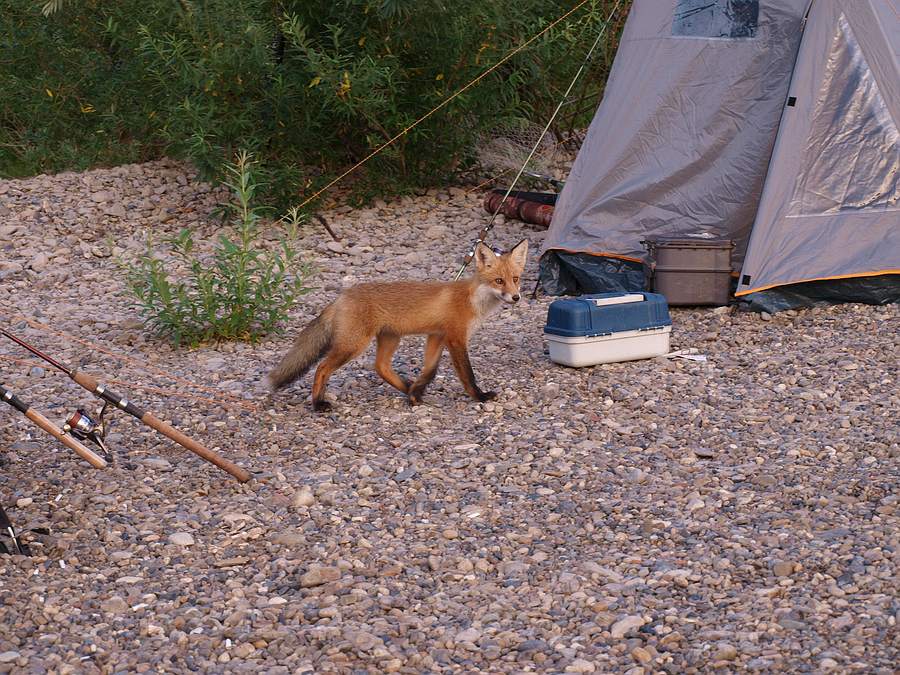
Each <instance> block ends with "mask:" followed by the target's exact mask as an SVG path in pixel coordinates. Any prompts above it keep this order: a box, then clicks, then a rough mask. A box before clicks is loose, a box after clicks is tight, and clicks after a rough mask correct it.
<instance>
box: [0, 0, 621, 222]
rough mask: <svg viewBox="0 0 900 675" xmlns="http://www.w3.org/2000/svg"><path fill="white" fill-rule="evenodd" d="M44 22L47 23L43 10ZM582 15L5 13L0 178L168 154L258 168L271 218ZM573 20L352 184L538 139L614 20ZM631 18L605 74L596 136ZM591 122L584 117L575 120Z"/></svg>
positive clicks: (16, 2) (431, 178)
mask: <svg viewBox="0 0 900 675" xmlns="http://www.w3.org/2000/svg"><path fill="white" fill-rule="evenodd" d="M44 4H48V5H53V6H51V7H48V8H47V9H48V11H49V12H50V13H49V16H44V15H43V14H42V13H41V9H42V7H43V6H44ZM573 4H574V3H573V2H572V0H520V2H518V3H515V4H514V5H510V3H508V2H503V1H501V0H477V1H476V0H456V2H453V3H449V4H448V3H446V2H444V0H281V1H279V0H206V1H204V2H199V1H197V0H179V1H175V0H172V1H158V2H135V1H134V0H122V1H121V2H99V0H69V1H67V2H61V1H60V0H53V2H50V3H44V2H21V0H0V10H2V11H3V16H4V21H3V26H2V27H0V91H3V92H4V94H3V102H2V104H0V134H2V137H0V173H2V174H3V175H6V176H11V175H22V174H27V173H36V172H39V171H43V172H47V171H55V170H60V169H69V168H76V169H80V168H84V167H87V166H94V165H98V164H113V163H118V162H124V161H135V160H142V159H147V158H151V157H158V156H160V155H162V154H167V155H169V156H172V157H176V158H184V159H189V160H191V161H192V162H194V163H195V164H196V165H197V166H198V168H199V169H200V170H201V172H202V173H203V175H204V177H206V178H212V179H215V178H221V177H222V176H223V175H224V171H223V167H224V166H225V164H226V163H227V161H229V159H230V158H231V157H233V156H234V153H235V152H237V151H238V150H239V149H242V148H246V149H249V150H250V151H252V152H253V153H254V155H255V156H256V157H257V159H258V161H259V167H258V170H260V171H261V172H263V175H264V176H265V179H266V191H265V194H261V195H260V197H261V198H262V199H263V200H264V201H265V202H266V203H268V204H273V205H276V206H278V207H279V208H284V207H286V206H288V205H290V204H296V203H298V202H299V201H300V200H301V198H302V197H303V196H306V195H309V194H311V193H312V192H313V191H314V190H315V189H316V188H317V187H320V186H322V185H323V184H325V183H326V182H327V181H328V180H330V179H331V178H332V177H333V176H335V175H336V174H338V173H339V172H341V171H342V170H343V169H345V168H346V167H348V166H350V165H352V164H354V163H355V162H357V161H359V160H360V159H362V158H363V157H365V156H366V155H368V154H369V153H370V152H371V151H372V150H373V149H374V148H376V147H378V146H379V145H381V144H382V143H384V142H385V141H387V140H388V139H389V138H391V137H393V136H394V135H395V134H397V133H398V132H400V131H402V130H403V129H405V128H407V127H408V126H409V125H411V124H412V123H413V122H414V121H415V120H417V119H418V118H419V117H421V116H422V115H424V114H425V113H427V112H428V111H430V110H432V109H433V108H435V107H436V106H437V105H439V104H440V103H441V102H443V101H444V100H445V99H446V98H447V97H448V96H449V95H450V94H452V93H453V92H455V91H457V90H458V89H460V88H461V87H462V86H463V85H465V84H467V83H468V82H470V81H471V80H472V79H474V78H475V77H476V76H478V75H479V74H481V73H482V72H484V71H485V70H486V69H487V68H488V67H489V66H491V65H493V64H495V63H497V62H498V61H499V60H500V59H501V58H502V57H503V56H504V55H505V54H507V53H508V52H509V51H510V50H511V49H513V48H514V47H515V46H517V45H520V44H522V43H523V42H524V41H525V40H527V39H528V38H530V37H531V36H533V35H535V34H537V33H538V32H539V31H540V30H541V29H542V28H544V27H545V26H546V25H547V24H548V23H549V22H550V21H552V20H553V19H555V18H557V17H558V16H560V15H562V14H563V13H564V12H565V11H567V10H568V9H570V8H571V7H572V6H573ZM614 4H615V3H614V0H590V2H588V3H587V4H586V5H585V6H584V7H583V8H581V9H580V10H579V11H578V12H576V13H575V14H574V15H573V16H572V17H571V18H570V19H569V20H568V21H566V22H565V23H563V24H561V25H560V26H558V27H557V28H554V29H553V30H552V31H550V32H549V33H547V34H546V35H545V36H544V37H542V38H541V39H539V40H537V41H535V42H534V43H533V44H532V45H530V46H529V47H528V48H527V49H525V50H523V51H522V52H520V53H519V54H517V55H516V56H515V57H514V58H512V59H510V60H509V61H508V62H506V63H505V64H504V65H503V66H502V67H501V68H498V69H497V70H496V71H495V72H493V73H491V74H490V75H489V76H487V77H485V78H484V80H483V81H481V82H480V83H479V84H478V85H476V86H475V87H473V88H472V89H470V90H468V91H467V92H465V93H464V94H463V95H461V96H459V97H458V98H456V99H454V100H453V102H452V103H450V104H449V105H447V106H446V107H445V108H443V109H441V110H440V111H439V112H438V113H436V114H435V115H433V116H432V117H430V118H429V119H428V120H426V121H425V122H424V123H423V124H421V125H419V126H417V127H415V128H414V129H412V130H411V131H409V133H407V134H405V135H404V136H403V137H402V138H401V139H400V140H399V141H398V142H397V143H396V144H394V145H392V146H391V147H390V148H389V149H387V150H386V151H385V152H383V153H381V154H380V155H378V157H377V158H375V159H374V160H373V161H371V162H369V163H367V164H366V166H365V168H364V170H362V171H360V172H358V173H357V174H354V180H353V181H352V183H353V184H354V185H356V187H357V189H358V192H359V194H361V195H366V194H372V193H373V192H376V191H377V192H381V193H392V192H402V191H406V190H409V189H411V188H413V187H422V186H428V185H432V184H436V183H439V182H442V181H446V180H449V179H451V178H452V177H453V176H455V175H458V173H459V172H460V171H461V170H464V169H466V168H467V167H468V166H469V165H470V164H471V163H472V159H473V146H474V143H475V141H476V139H477V138H478V137H479V135H480V134H481V133H483V132H484V131H485V130H486V129H489V128H491V127H493V126H496V125H503V124H506V123H509V122H514V121H515V120H519V119H530V120H532V121H537V122H539V123H544V122H545V121H546V120H547V119H548V118H549V115H550V113H551V111H552V110H553V108H554V107H555V105H556V103H557V100H558V98H559V96H560V95H561V93H562V91H563V90H564V89H565V87H566V85H567V84H568V81H569V79H570V78H571V76H572V75H573V74H574V72H575V70H576V69H577V68H578V66H579V65H580V63H581V60H582V58H583V55H584V52H585V51H586V49H587V47H588V46H589V45H590V43H591V42H592V40H593V38H594V36H595V35H596V31H597V30H598V29H599V27H600V25H601V21H602V19H604V18H605V17H606V15H607V14H608V12H609V10H610V9H611V8H612V6H613V5H614ZM627 5H628V3H627V2H625V3H623V7H622V9H621V10H620V12H619V14H618V17H617V18H618V23H617V24H616V25H615V26H613V27H612V29H611V30H610V31H609V35H608V39H607V44H606V45H605V50H604V51H603V52H602V53H601V55H600V57H599V58H596V59H594V61H593V62H592V64H591V68H590V71H589V73H588V75H587V77H586V79H585V87H584V88H583V89H582V93H583V95H584V101H586V105H581V106H580V108H581V109H580V110H574V109H572V110H570V114H568V117H566V118H565V119H564V120H563V121H562V122H561V125H563V126H565V125H568V124H571V123H572V122H573V120H574V119H575V118H578V121H579V122H580V123H583V122H584V121H586V120H589V119H590V116H591V115H592V114H593V111H594V108H595V106H596V99H597V94H598V93H599V91H600V90H601V88H602V85H603V82H604V79H605V76H606V73H607V71H608V68H609V64H610V62H611V58H612V53H613V52H612V48H613V47H614V45H615V40H616V35H617V33H618V27H619V26H620V25H621V22H622V20H623V19H624V16H625V12H626V10H627ZM579 116H580V117H579Z"/></svg>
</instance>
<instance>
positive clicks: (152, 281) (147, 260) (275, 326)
mask: <svg viewBox="0 0 900 675" xmlns="http://www.w3.org/2000/svg"><path fill="white" fill-rule="evenodd" d="M224 182H225V184H226V185H228V186H229V187H230V188H231V189H232V190H233V192H234V194H235V203H233V204H229V205H227V207H226V209H227V211H228V212H229V215H230V216H231V220H232V222H233V224H234V226H235V229H236V233H235V237H234V239H232V238H229V237H228V236H227V235H225V234H222V235H220V236H219V240H218V243H217V245H216V247H215V250H214V251H213V254H212V256H211V258H210V259H204V258H201V257H199V256H198V254H197V252H196V251H195V248H194V236H193V233H192V232H191V231H190V230H188V229H183V230H181V232H180V233H179V234H178V235H176V236H174V237H171V238H169V239H167V240H166V241H167V243H168V244H169V245H170V247H171V251H172V253H173V254H174V256H175V258H176V259H177V261H178V265H177V267H178V270H179V271H181V272H183V273H185V272H186V274H185V275H184V276H186V279H185V280H183V281H182V280H175V279H173V275H172V272H173V269H172V267H171V265H170V263H169V262H167V261H166V260H164V259H163V258H161V257H159V256H158V255H155V254H154V252H153V250H152V248H151V246H149V245H148V248H147V252H146V253H145V254H144V255H142V256H141V257H140V258H139V260H138V263H137V265H135V266H131V267H130V269H129V288H130V290H131V292H132V293H133V294H134V296H135V298H137V301H138V306H139V307H140V312H141V316H143V317H144V320H145V323H147V324H148V325H149V326H151V327H152V328H153V329H154V330H155V331H157V332H158V333H160V334H161V335H164V336H166V337H168V338H170V339H171V340H172V341H173V342H174V343H175V344H178V345H191V346H195V345H197V344H200V343H202V342H207V341H210V340H215V339H224V340H250V341H256V340H257V339H259V338H260V337H262V336H263V335H266V334H268V333H270V332H273V331H279V330H280V328H279V323H280V322H281V320H282V319H283V318H284V316H285V314H286V312H287V310H288V309H290V308H291V306H293V304H294V302H295V301H296V300H297V298H298V297H299V296H301V295H303V294H304V293H307V292H309V290H310V289H309V288H307V287H306V285H305V283H306V280H307V278H308V277H309V275H310V274H311V269H310V267H309V266H308V265H307V264H306V263H303V262H302V261H301V260H300V259H299V256H298V254H297V252H296V250H295V248H294V247H293V245H292V243H291V242H292V241H293V240H294V239H295V238H296V234H297V227H298V224H299V221H300V218H299V216H298V214H297V212H296V211H294V212H292V213H291V214H289V216H288V217H287V218H285V219H282V222H284V223H285V225H286V229H287V236H286V237H283V238H282V239H281V241H280V245H279V248H278V250H275V251H270V250H265V249H259V248H256V247H255V243H256V240H257V238H258V235H259V221H260V218H261V217H262V216H261V213H262V209H261V208H259V207H257V206H254V195H255V194H256V191H257V189H258V184H257V181H256V177H255V173H254V170H253V162H252V161H251V159H250V156H249V155H248V154H247V153H246V152H241V153H239V154H238V156H237V159H236V161H235V163H234V164H231V165H228V166H226V178H225V181H224Z"/></svg>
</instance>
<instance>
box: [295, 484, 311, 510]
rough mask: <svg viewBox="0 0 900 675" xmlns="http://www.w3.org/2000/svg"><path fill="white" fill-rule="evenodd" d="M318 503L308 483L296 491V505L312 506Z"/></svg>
mask: <svg viewBox="0 0 900 675" xmlns="http://www.w3.org/2000/svg"><path fill="white" fill-rule="evenodd" d="M315 503H316V497H315V495H314V494H313V492H312V490H311V489H310V487H309V486H308V485H304V486H303V487H301V488H300V489H299V490H297V492H295V493H294V500H293V504H294V507H295V508H296V507H299V506H302V507H310V506H312V505H313V504H315Z"/></svg>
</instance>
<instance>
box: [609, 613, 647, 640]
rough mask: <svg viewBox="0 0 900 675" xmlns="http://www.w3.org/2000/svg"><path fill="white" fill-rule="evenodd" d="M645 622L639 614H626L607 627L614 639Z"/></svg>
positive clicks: (621, 636) (623, 635)
mask: <svg viewBox="0 0 900 675" xmlns="http://www.w3.org/2000/svg"><path fill="white" fill-rule="evenodd" d="M645 623H646V622H645V621H644V618H643V617H640V616H626V617H624V618H623V619H619V620H618V621H616V622H615V623H614V624H613V625H612V627H611V628H610V629H609V633H610V635H612V636H613V638H614V639H617V640H618V639H621V638H623V637H625V636H626V635H628V633H630V632H631V631H633V630H635V629H637V628H640V627H641V626H643V625H644V624H645Z"/></svg>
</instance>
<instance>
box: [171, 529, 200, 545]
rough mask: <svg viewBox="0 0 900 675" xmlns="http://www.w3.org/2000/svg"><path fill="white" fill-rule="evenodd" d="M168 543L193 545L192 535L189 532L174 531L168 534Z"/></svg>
mask: <svg viewBox="0 0 900 675" xmlns="http://www.w3.org/2000/svg"><path fill="white" fill-rule="evenodd" d="M169 543H170V544H175V545H176V546H193V545H194V536H193V535H192V534H191V533H190V532H174V533H173V534H170V535H169Z"/></svg>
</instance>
